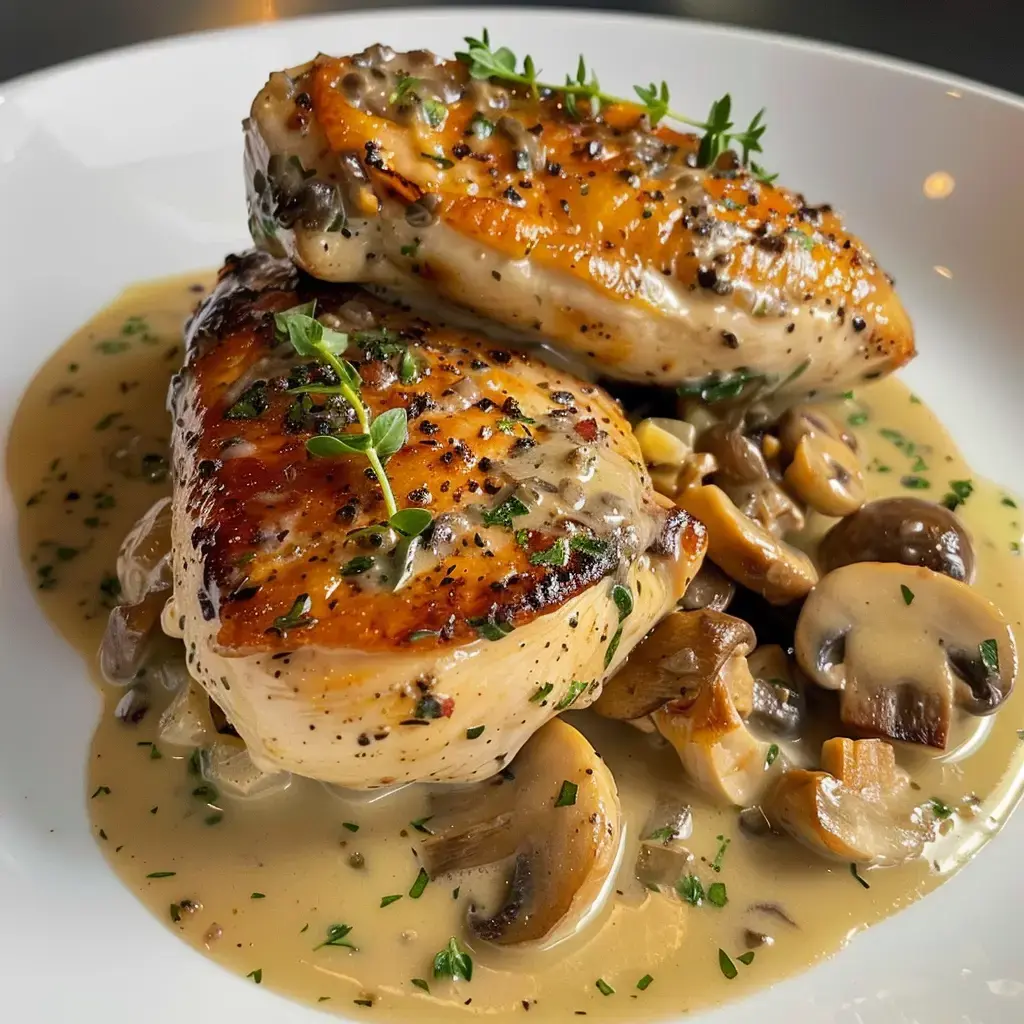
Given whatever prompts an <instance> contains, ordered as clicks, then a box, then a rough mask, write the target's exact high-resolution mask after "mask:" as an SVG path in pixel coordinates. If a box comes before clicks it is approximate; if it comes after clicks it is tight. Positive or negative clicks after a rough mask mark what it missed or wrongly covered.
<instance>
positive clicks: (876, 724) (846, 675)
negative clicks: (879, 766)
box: [795, 562, 1017, 750]
mask: <svg viewBox="0 0 1024 1024" xmlns="http://www.w3.org/2000/svg"><path fill="white" fill-rule="evenodd" d="M795 644H796V656H797V660H798V661H799V663H800V667H801V668H802V669H803V670H804V671H805V672H806V673H807V674H808V675H809V676H810V677H811V678H812V679H813V680H814V681H815V682H816V683H818V685H819V686H823V687H825V688H826V689H830V690H840V691H841V696H840V716H841V718H842V720H843V722H844V723H845V724H846V725H848V726H852V727H854V728H856V729H857V730H859V731H860V732H862V733H864V734H866V735H869V736H888V737H890V738H892V739H896V740H905V741H907V742H909V743H921V744H924V745H926V746H931V747H937V748H939V749H940V750H941V749H945V746H946V741H947V738H948V735H949V723H950V716H951V713H952V709H953V705H954V702H955V703H956V704H958V705H960V707H962V708H963V709H964V710H966V711H967V712H969V713H970V714H973V715H984V714H989V713H990V712H992V711H994V710H995V709H996V708H997V707H998V706H999V705H1000V704H1001V703H1002V702H1003V701H1004V700H1005V699H1006V697H1007V696H1008V695H1009V693H1010V690H1011V688H1012V687H1013V682H1014V678H1015V677H1016V674H1017V649H1016V644H1015V642H1014V638H1013V633H1012V631H1011V629H1010V626H1009V624H1008V623H1007V621H1006V619H1005V618H1004V616H1003V615H1002V613H1001V612H1000V611H999V610H998V609H997V608H996V607H995V606H994V605H993V604H992V603H991V602H989V601H987V600H985V598H983V597H981V595H979V594H977V593H975V592H974V591H973V590H971V588H970V587H968V586H967V584H965V583H960V582H958V581H957V580H953V579H950V578H949V577H948V576H943V575H942V574H940V573H937V572H932V570H931V569H923V568H916V567H909V566H904V565H897V564H894V563H882V562H858V563H856V564H854V565H848V566H844V567H843V568H842V569H836V570H835V572H831V573H829V574H828V575H827V576H826V577H825V578H824V579H823V580H822V581H821V583H819V584H818V586H817V587H815V589H814V590H813V592H812V593H811V595H810V597H808V599H807V601H806V603H805V604H804V607H803V610H802V611H801V613H800V619H799V621H798V622H797V627H796V640H795Z"/></svg>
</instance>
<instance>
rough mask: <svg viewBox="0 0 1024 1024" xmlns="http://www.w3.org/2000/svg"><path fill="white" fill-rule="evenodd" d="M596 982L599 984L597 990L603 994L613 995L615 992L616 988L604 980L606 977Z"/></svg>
mask: <svg viewBox="0 0 1024 1024" xmlns="http://www.w3.org/2000/svg"><path fill="white" fill-rule="evenodd" d="M594 984H595V985H596V986H597V991H598V992H600V993H601V995H603V996H611V995H614V994H615V989H613V988H612V987H611V985H609V984H608V982H607V981H605V980H604V978H598V979H597V981H595V982H594Z"/></svg>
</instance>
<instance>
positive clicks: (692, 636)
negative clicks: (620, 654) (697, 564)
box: [593, 609, 757, 721]
mask: <svg viewBox="0 0 1024 1024" xmlns="http://www.w3.org/2000/svg"><path fill="white" fill-rule="evenodd" d="M756 642H757V641H756V637H755V636H754V631H753V630H752V629H751V628H750V627H749V626H748V625H747V624H746V623H745V622H744V621H743V620H742V619H735V618H733V617H732V616H731V615H725V614H724V613H722V612H716V611H711V610H710V609H702V610H700V611H694V612H673V613H672V614H671V615H669V616H668V617H666V618H665V619H663V620H662V621H661V622H660V623H659V624H658V625H657V626H656V627H655V628H654V629H653V630H652V631H651V632H650V633H649V634H648V636H647V638H646V639H645V640H643V641H641V643H640V644H639V645H638V646H637V647H636V648H635V649H634V650H633V651H632V652H631V653H630V655H629V659H628V660H627V661H626V663H625V664H624V665H623V666H622V668H620V669H619V671H618V672H616V673H615V675H614V676H612V678H611V679H609V680H608V682H607V683H605V685H604V689H603V690H602V692H601V696H600V697H598V699H597V701H596V702H595V703H594V705H593V708H594V710H595V711H596V712H597V713H598V714H600V715H603V716H604V717H605V718H618V719H624V720H626V721H630V720H632V719H636V718H642V717H643V716H644V715H649V714H650V713H651V712H652V711H654V710H656V709H657V708H660V707H661V706H662V705H663V704H667V703H668V702H669V701H670V700H675V699H678V698H680V697H689V698H690V699H691V700H692V699H693V697H694V696H695V695H696V693H697V691H698V690H699V689H700V688H701V687H702V686H703V685H704V684H705V683H708V682H710V681H711V680H713V679H715V678H716V677H717V676H718V675H719V674H720V673H721V672H722V670H723V668H724V667H725V666H726V664H727V663H729V661H730V660H731V659H733V658H740V659H742V658H743V656H744V655H746V654H748V653H749V652H750V651H752V650H753V649H754V644H755V643H756ZM734 699H735V701H736V702H737V703H738V704H739V705H740V706H741V707H742V708H745V709H746V710H748V711H749V709H750V706H751V694H750V689H749V687H747V688H746V692H745V693H736V694H735V695H734Z"/></svg>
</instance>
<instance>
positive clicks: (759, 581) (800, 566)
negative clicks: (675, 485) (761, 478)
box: [677, 484, 818, 604]
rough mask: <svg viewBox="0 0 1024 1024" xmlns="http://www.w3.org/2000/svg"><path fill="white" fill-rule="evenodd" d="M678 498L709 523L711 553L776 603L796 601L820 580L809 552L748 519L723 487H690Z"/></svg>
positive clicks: (740, 579)
mask: <svg viewBox="0 0 1024 1024" xmlns="http://www.w3.org/2000/svg"><path fill="white" fill-rule="evenodd" d="M677 500H678V503H679V505H680V506H681V507H682V508H684V509H686V511H687V512H689V513H690V514H691V515H692V516H695V517H696V518H697V519H699V520H700V521H701V522H702V523H703V524H704V525H705V526H706V527H707V528H708V557H709V558H711V560H712V561H713V562H714V563H715V564H716V565H717V566H719V567H720V568H721V569H723V570H724V571H725V572H726V573H728V574H729V575H730V576H731V577H732V578H733V579H734V580H736V581H737V582H739V583H742V584H743V585H744V586H745V587H748V588H749V589H750V590H753V591H754V592H755V593H758V594H761V595H762V596H763V597H764V598H765V599H766V600H768V601H769V602H771V603H772V604H787V603H788V602H790V601H795V600H797V599H798V598H801V597H803V596H804V595H805V594H807V592H808V591H809V590H810V589H811V587H813V586H814V584H815V583H817V581H818V573H817V570H816V569H815V568H814V564H813V563H812V562H811V560H810V559H809V558H808V557H807V555H805V554H804V553H803V552H802V551H798V550H797V549H796V548H794V547H791V546H790V545H789V544H786V543H784V542H783V541H781V540H779V539H778V537H774V536H772V534H771V533H769V532H768V531H767V530H766V529H765V528H764V527H763V526H761V525H759V524H758V523H755V522H754V521H753V520H751V519H748V518H747V517H746V516H745V515H743V513H742V512H740V510H739V509H738V508H736V506H735V505H734V504H733V502H732V501H731V500H730V499H729V497H728V496H727V495H726V493H725V492H724V491H723V490H722V489H721V488H720V487H716V486H715V485H714V484H705V485H703V486H701V487H691V488H690V489H689V490H686V491H683V492H682V494H680V495H679V498H678V499H677Z"/></svg>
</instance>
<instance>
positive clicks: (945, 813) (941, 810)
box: [928, 796, 954, 821]
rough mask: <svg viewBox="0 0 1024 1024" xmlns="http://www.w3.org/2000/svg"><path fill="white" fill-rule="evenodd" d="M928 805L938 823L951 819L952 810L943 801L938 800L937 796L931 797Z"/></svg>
mask: <svg viewBox="0 0 1024 1024" xmlns="http://www.w3.org/2000/svg"><path fill="white" fill-rule="evenodd" d="M928 803H929V805H930V806H931V809H932V813H933V814H934V815H935V817H936V818H938V819H939V821H945V820H946V819H947V818H952V817H953V814H954V808H952V807H950V806H949V804H947V803H946V802H945V801H944V800H940V799H939V798H938V797H937V796H933V797H932V798H931V800H929V801H928Z"/></svg>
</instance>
